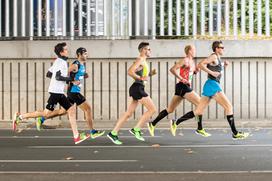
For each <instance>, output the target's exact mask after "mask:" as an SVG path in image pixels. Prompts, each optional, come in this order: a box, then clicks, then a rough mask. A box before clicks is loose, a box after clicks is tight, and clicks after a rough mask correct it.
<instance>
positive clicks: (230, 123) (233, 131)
mask: <svg viewBox="0 0 272 181" xmlns="http://www.w3.org/2000/svg"><path fill="white" fill-rule="evenodd" d="M227 120H228V122H229V125H230V128H231V131H232V133H233V134H234V135H236V134H237V133H238V131H237V130H236V127H235V123H234V117H233V115H227Z"/></svg>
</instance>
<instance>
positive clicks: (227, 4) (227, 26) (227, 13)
mask: <svg viewBox="0 0 272 181" xmlns="http://www.w3.org/2000/svg"><path fill="white" fill-rule="evenodd" d="M225 31H226V32H225V35H226V36H229V0H225Z"/></svg>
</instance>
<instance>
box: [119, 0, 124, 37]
mask: <svg viewBox="0 0 272 181" xmlns="http://www.w3.org/2000/svg"><path fill="white" fill-rule="evenodd" d="M119 11H120V13H119V21H120V36H123V35H124V30H123V29H124V26H123V1H122V0H120V10H119Z"/></svg>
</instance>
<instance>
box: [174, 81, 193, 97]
mask: <svg viewBox="0 0 272 181" xmlns="http://www.w3.org/2000/svg"><path fill="white" fill-rule="evenodd" d="M192 91H193V89H192V88H191V87H190V86H189V85H187V84H183V83H182V82H179V83H177V84H176V89H175V95H177V96H180V97H183V96H184V95H185V94H186V93H188V92H192Z"/></svg>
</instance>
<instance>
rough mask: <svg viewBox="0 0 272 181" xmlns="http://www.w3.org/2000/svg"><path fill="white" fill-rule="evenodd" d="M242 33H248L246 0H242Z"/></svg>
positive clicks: (243, 34)
mask: <svg viewBox="0 0 272 181" xmlns="http://www.w3.org/2000/svg"><path fill="white" fill-rule="evenodd" d="M241 20H242V22H241V35H242V36H245V34H246V3H245V0H241Z"/></svg>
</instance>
